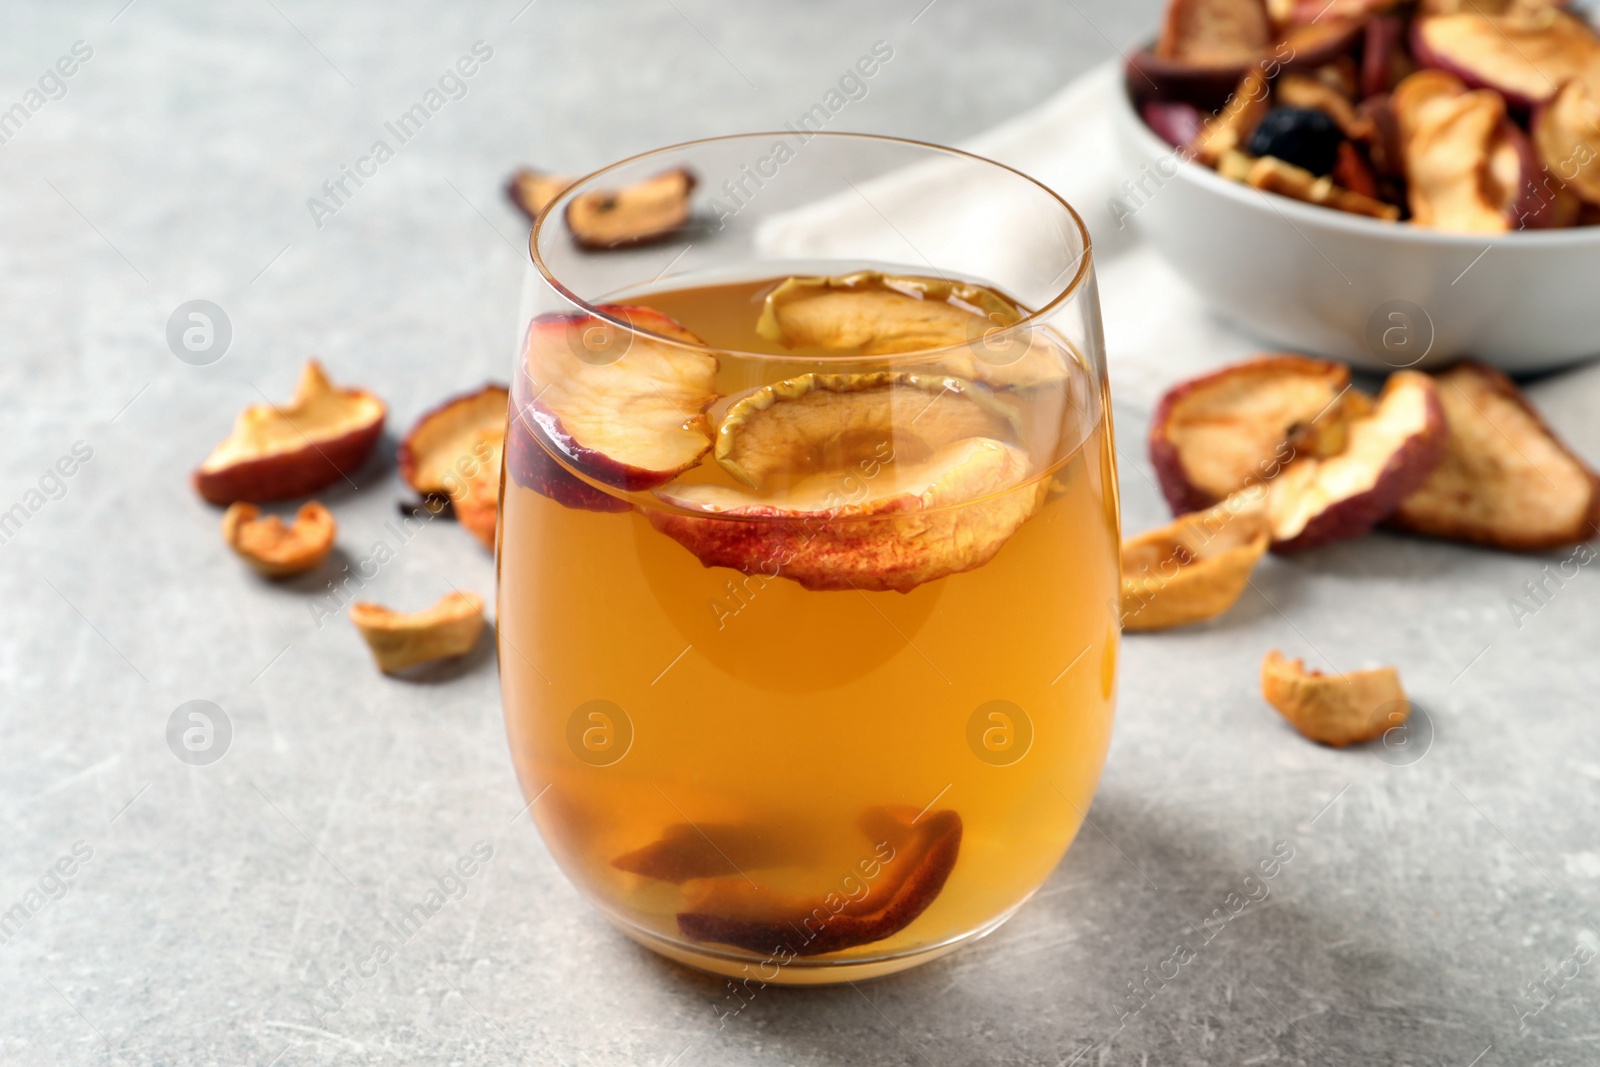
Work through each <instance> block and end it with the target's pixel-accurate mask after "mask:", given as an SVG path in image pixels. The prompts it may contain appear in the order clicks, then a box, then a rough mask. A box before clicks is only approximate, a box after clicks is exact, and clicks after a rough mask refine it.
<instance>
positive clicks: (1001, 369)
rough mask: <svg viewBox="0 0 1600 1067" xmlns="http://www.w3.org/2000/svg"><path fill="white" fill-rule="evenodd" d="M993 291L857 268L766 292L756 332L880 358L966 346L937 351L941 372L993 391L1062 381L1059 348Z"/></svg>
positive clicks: (791, 344)
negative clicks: (1022, 327)
mask: <svg viewBox="0 0 1600 1067" xmlns="http://www.w3.org/2000/svg"><path fill="white" fill-rule="evenodd" d="M1025 317H1026V316H1025V314H1024V312H1023V311H1022V310H1021V309H1020V308H1019V307H1018V306H1017V305H1016V304H1015V303H1013V302H1012V301H1010V300H1008V299H1006V298H1005V297H1003V296H1001V295H1000V294H999V293H997V292H995V291H994V290H993V289H990V288H987V287H986V286H982V285H974V284H971V283H969V282H960V281H952V280H951V279H948V278H923V277H917V276H914V275H893V274H883V273H881V272H879V271H870V270H869V271H857V272H855V273H853V274H845V275H839V276H836V277H797V278H790V279H788V280H787V281H784V282H783V283H782V284H780V285H779V286H778V287H777V288H776V289H774V290H772V292H770V293H768V294H767V297H766V300H765V302H764V303H763V305H762V309H761V317H760V319H759V320H758V321H757V323H756V332H757V333H758V334H760V335H761V336H762V337H764V338H766V339H767V340H768V341H773V342H776V343H778V344H781V345H783V346H785V347H786V348H791V349H799V350H804V349H820V350H822V351H824V352H827V353H841V354H849V355H859V356H885V355H895V354H900V353H906V352H922V351H930V350H933V349H941V348H951V347H956V346H962V345H965V346H968V348H967V350H966V351H963V352H957V353H948V354H942V355H941V356H940V359H939V367H940V369H941V370H944V371H947V372H948V373H951V374H954V375H957V376H959V377H962V378H967V379H970V380H973V381H980V382H983V383H985V384H988V385H993V386H996V387H1006V386H1017V387H1026V386H1030V385H1038V384H1040V383H1043V382H1055V381H1060V380H1061V379H1062V378H1064V377H1065V376H1066V370H1067V368H1066V364H1065V363H1064V362H1063V355H1062V353H1061V351H1060V350H1059V349H1058V348H1056V346H1055V345H1054V344H1052V343H1051V342H1050V341H1048V340H1047V339H1046V338H1045V337H1044V336H1043V335H1041V334H1039V333H1037V332H1036V331H1032V330H1020V331H1013V330H1011V327H1014V326H1016V325H1017V324H1018V323H1020V322H1022V320H1023V319H1024V318H1025Z"/></svg>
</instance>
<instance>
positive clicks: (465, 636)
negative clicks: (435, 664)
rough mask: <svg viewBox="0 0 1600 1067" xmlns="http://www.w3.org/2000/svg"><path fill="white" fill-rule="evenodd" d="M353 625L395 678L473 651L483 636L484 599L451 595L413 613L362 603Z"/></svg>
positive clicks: (352, 613) (356, 605) (352, 615)
mask: <svg viewBox="0 0 1600 1067" xmlns="http://www.w3.org/2000/svg"><path fill="white" fill-rule="evenodd" d="M350 621H351V622H353V623H355V625H356V629H357V630H360V631H361V636H362V637H363V638H365V639H366V642H367V647H369V648H370V649H372V658H373V659H374V660H376V661H377V663H378V669H379V670H380V671H383V672H384V673H385V674H393V673H395V672H396V671H402V670H405V669H406V668H407V667H414V666H416V665H417V664H419V663H429V662H431V661H433V660H438V659H446V658H448V657H451V656H462V655H465V654H466V653H468V652H470V651H471V650H472V646H473V645H475V644H477V643H478V635H480V634H481V633H483V624H484V618H483V598H482V597H481V596H479V595H478V594H476V593H462V592H452V593H446V594H445V595H444V596H443V597H441V598H440V599H439V602H438V603H436V604H434V605H433V607H431V608H426V609H424V610H422V611H414V612H411V613H409V614H405V613H401V612H398V611H391V610H390V609H388V608H386V607H384V606H382V605H381V604H372V603H368V602H366V601H358V602H356V603H354V604H352V605H350Z"/></svg>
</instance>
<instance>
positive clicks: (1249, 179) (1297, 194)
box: [1244, 156, 1400, 222]
mask: <svg viewBox="0 0 1600 1067" xmlns="http://www.w3.org/2000/svg"><path fill="white" fill-rule="evenodd" d="M1244 182H1245V184H1246V185H1249V186H1252V187H1254V188H1256V189H1260V190H1261V191H1262V192H1266V193H1277V194H1278V195H1279V196H1287V197H1291V198H1293V199H1295V200H1300V201H1303V202H1305V203H1307V204H1319V205H1321V206H1322V207H1331V208H1334V209H1335V210H1337V211H1343V212H1346V213H1348V214H1351V215H1362V216H1365V217H1367V218H1371V219H1382V220H1383V221H1385V222H1396V221H1398V220H1399V218H1400V209H1399V208H1397V207H1395V206H1394V205H1393V204H1386V203H1384V202H1383V201H1382V200H1375V199H1373V198H1372V197H1370V196H1365V195H1363V194H1361V193H1358V192H1356V191H1354V190H1352V189H1346V188H1344V187H1342V186H1339V185H1336V184H1334V181H1333V179H1332V178H1331V177H1328V178H1319V177H1317V176H1316V175H1315V174H1313V173H1311V172H1310V171H1309V170H1305V169H1304V168H1302V167H1297V166H1295V165H1294V164H1292V163H1285V162H1284V161H1283V160H1281V159H1276V158H1274V157H1272V156H1263V157H1261V158H1260V159H1258V160H1256V161H1255V162H1253V163H1251V164H1250V169H1249V170H1248V171H1246V172H1245V175H1244Z"/></svg>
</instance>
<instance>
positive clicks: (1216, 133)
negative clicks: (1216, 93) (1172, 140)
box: [1194, 70, 1272, 167]
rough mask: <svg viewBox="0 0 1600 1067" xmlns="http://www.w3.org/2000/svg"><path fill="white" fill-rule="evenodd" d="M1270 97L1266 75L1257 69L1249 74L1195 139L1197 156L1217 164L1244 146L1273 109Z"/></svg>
mask: <svg viewBox="0 0 1600 1067" xmlns="http://www.w3.org/2000/svg"><path fill="white" fill-rule="evenodd" d="M1270 97H1271V94H1270V93H1269V91H1268V87H1267V79H1266V76H1265V75H1264V74H1262V73H1261V72H1260V71H1258V70H1252V71H1251V72H1250V73H1249V74H1246V75H1245V76H1244V80H1243V81H1241V82H1240V83H1239V87H1238V88H1237V89H1235V90H1234V92H1233V96H1231V97H1229V99H1228V103H1227V104H1226V106H1224V107H1223V108H1222V110H1220V111H1218V112H1217V113H1216V114H1215V115H1213V116H1211V118H1209V119H1207V120H1206V122H1205V125H1204V126H1203V127H1202V128H1201V130H1200V133H1199V135H1198V136H1197V137H1195V138H1194V153H1195V157H1196V158H1197V159H1199V160H1200V162H1202V163H1205V164H1207V165H1208V166H1213V167H1214V166H1216V165H1217V162H1218V161H1219V160H1221V159H1222V157H1223V156H1224V155H1226V154H1227V153H1229V152H1236V151H1238V150H1240V149H1241V148H1243V146H1244V145H1245V144H1247V143H1248V142H1249V141H1250V140H1251V138H1252V137H1253V136H1254V135H1255V132H1256V130H1257V128H1258V127H1259V126H1260V125H1261V120H1262V119H1263V118H1265V117H1266V115H1267V112H1268V110H1270V108H1271V106H1272V105H1271V103H1270V102H1269V101H1270Z"/></svg>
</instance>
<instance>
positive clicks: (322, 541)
mask: <svg viewBox="0 0 1600 1067" xmlns="http://www.w3.org/2000/svg"><path fill="white" fill-rule="evenodd" d="M338 530H339V526H338V524H337V523H335V522H334V521H333V515H332V514H331V513H329V511H328V509H327V508H325V507H323V506H322V505H321V504H318V503H317V502H316V501H312V502H310V503H308V504H302V505H301V506H300V510H299V511H298V512H296V513H295V517H294V522H292V523H289V524H285V523H284V521H283V520H282V519H281V518H279V517H278V516H276V515H266V516H263V515H262V514H261V509H260V508H259V507H257V506H256V505H254V504H246V503H244V502H242V501H241V502H239V503H236V504H231V505H229V507H228V510H227V511H226V512H224V513H223V515H222V540H223V541H224V542H226V543H227V545H228V547H229V548H231V549H233V551H234V552H235V553H237V554H238V556H239V558H240V559H242V560H244V561H245V562H246V563H248V564H250V566H251V567H253V568H254V569H255V570H256V571H257V572H258V573H260V574H264V575H266V576H267V577H268V578H288V577H290V576H292V575H296V574H304V573H305V572H306V571H311V570H316V569H317V567H319V566H321V565H322V561H323V560H325V559H327V558H328V554H329V553H330V552H332V551H333V540H334V537H335V535H336V534H337V533H338Z"/></svg>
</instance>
